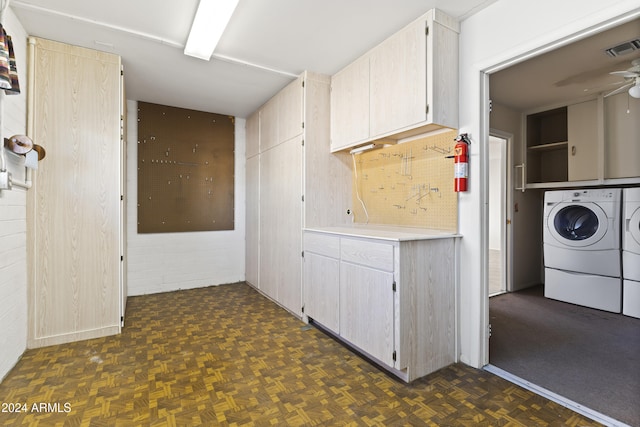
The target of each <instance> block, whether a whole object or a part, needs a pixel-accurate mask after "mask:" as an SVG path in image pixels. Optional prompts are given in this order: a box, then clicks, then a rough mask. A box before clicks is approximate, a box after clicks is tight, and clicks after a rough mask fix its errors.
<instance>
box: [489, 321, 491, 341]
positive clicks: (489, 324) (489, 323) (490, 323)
mask: <svg viewBox="0 0 640 427" xmlns="http://www.w3.org/2000/svg"><path fill="white" fill-rule="evenodd" d="M489 338H491V323H489Z"/></svg>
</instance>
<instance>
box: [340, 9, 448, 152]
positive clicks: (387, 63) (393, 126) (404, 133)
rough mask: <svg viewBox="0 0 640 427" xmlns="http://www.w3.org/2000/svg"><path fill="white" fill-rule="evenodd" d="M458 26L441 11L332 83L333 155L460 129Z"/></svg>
mask: <svg viewBox="0 0 640 427" xmlns="http://www.w3.org/2000/svg"><path fill="white" fill-rule="evenodd" d="M458 32H459V29H458V23H457V22H456V21H455V20H453V19H452V18H450V17H448V16H446V15H445V14H443V13H442V12H440V11H439V10H437V9H433V10H431V11H429V12H428V13H426V14H425V15H423V16H421V17H420V18H418V19H417V20H415V21H414V22H412V23H411V24H409V25H408V26H406V27H405V28H403V29H402V30H400V31H399V32H397V33H396V34H394V35H392V36H391V37H389V38H388V39H387V40H385V41H384V42H382V43H381V44H379V45H378V46H376V47H374V48H373V49H371V50H370V51H369V52H367V53H366V54H365V55H363V56H362V57H360V58H359V59H357V60H356V61H355V62H354V63H352V64H350V65H349V66H347V67H346V68H345V69H343V70H342V71H340V72H338V73H336V75H335V76H334V77H333V78H332V89H331V90H332V92H331V105H332V121H331V126H332V143H331V149H332V151H339V150H343V149H347V148H351V147H353V146H356V145H359V144H361V143H365V142H369V141H374V140H378V139H384V140H385V141H389V140H397V139H401V138H405V137H408V136H412V135H417V134H420V133H425V132H428V131H431V130H435V129H438V128H441V127H449V128H457V126H458Z"/></svg>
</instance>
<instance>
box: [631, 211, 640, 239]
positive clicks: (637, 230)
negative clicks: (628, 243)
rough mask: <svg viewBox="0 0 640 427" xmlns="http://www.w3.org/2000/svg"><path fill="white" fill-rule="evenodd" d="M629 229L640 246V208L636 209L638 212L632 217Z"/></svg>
mask: <svg viewBox="0 0 640 427" xmlns="http://www.w3.org/2000/svg"><path fill="white" fill-rule="evenodd" d="M628 227H629V233H631V236H632V237H633V240H635V241H636V242H638V244H639V245H640V208H638V209H636V211H635V212H634V213H633V214H632V215H631V219H630V220H629V225H628Z"/></svg>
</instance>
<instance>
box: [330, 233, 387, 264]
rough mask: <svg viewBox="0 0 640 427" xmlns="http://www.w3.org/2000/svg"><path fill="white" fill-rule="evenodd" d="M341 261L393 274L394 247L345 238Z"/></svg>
mask: <svg viewBox="0 0 640 427" xmlns="http://www.w3.org/2000/svg"><path fill="white" fill-rule="evenodd" d="M340 259H341V260H342V261H347V262H352V263H354V264H360V265H365V266H367V267H372V268H375V269H377V270H384V271H390V272H393V245H392V244H389V243H380V242H374V241H371V240H359V239H349V238H345V237H343V238H342V239H341V241H340Z"/></svg>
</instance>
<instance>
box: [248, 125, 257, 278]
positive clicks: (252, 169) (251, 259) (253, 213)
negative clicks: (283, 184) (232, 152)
mask: <svg viewBox="0 0 640 427" xmlns="http://www.w3.org/2000/svg"><path fill="white" fill-rule="evenodd" d="M247 133H248V132H247ZM246 164H247V166H246V186H247V187H246V188H247V190H246V191H247V195H246V206H247V208H246V224H245V233H246V239H245V280H246V281H247V282H249V283H250V284H252V285H254V286H257V285H258V283H259V272H260V240H259V239H260V221H256V220H255V219H256V218H260V199H259V197H260V157H259V155H255V156H252V157H250V158H248V159H247V163H246Z"/></svg>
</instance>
